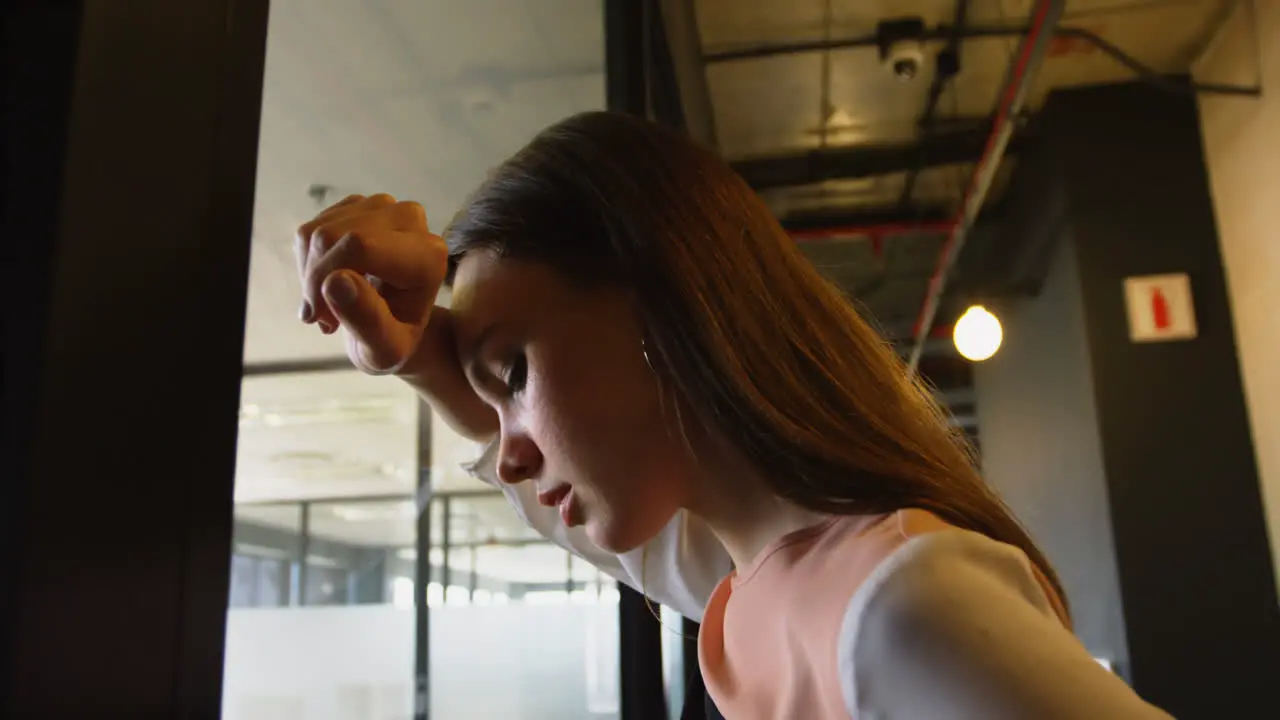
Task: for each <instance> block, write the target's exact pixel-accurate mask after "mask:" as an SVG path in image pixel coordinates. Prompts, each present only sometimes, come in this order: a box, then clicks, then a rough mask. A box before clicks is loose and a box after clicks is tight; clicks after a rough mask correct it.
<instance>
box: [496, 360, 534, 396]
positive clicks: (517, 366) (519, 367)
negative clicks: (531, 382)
mask: <svg viewBox="0 0 1280 720" xmlns="http://www.w3.org/2000/svg"><path fill="white" fill-rule="evenodd" d="M528 376H529V364H528V361H527V360H526V359H525V357H524V355H523V354H520V355H517V356H515V357H514V358H512V359H511V361H510V362H508V363H507V364H506V365H505V366H504V367H503V368H502V380H503V382H505V383H506V384H507V389H508V390H509V391H511V394H512V395H518V394H519V393H520V391H521V390H524V385H525V382H526V381H527V380H528Z"/></svg>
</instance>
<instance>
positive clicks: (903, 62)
mask: <svg viewBox="0 0 1280 720" xmlns="http://www.w3.org/2000/svg"><path fill="white" fill-rule="evenodd" d="M883 62H884V66H885V67H887V68H889V70H890V72H892V73H893V75H894V77H897V78H898V79H900V80H906V81H909V80H914V79H915V78H916V76H917V75H919V74H920V68H922V67H924V44H923V43H921V42H920V41H919V40H900V41H898V42H895V43H893V44H892V45H890V46H889V47H888V50H887V51H886V52H885V53H884V56H883Z"/></svg>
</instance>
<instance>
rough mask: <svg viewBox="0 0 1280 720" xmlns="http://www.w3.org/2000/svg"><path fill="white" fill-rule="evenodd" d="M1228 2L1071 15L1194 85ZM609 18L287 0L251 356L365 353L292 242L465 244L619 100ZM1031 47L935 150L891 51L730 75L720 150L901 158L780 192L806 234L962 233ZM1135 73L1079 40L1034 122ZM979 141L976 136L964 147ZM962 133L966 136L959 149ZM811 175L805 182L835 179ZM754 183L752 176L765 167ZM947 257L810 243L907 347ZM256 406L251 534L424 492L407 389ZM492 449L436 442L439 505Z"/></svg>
mask: <svg viewBox="0 0 1280 720" xmlns="http://www.w3.org/2000/svg"><path fill="white" fill-rule="evenodd" d="M1229 4H1230V2H1229V0H1156V1H1146V2H1143V1H1134V0H1128V1H1124V0H1070V1H1069V2H1068V4H1067V15H1066V17H1065V18H1064V20H1063V22H1064V23H1065V24H1070V25H1075V26H1080V27H1085V28H1088V29H1090V30H1092V31H1094V32H1097V33H1098V34H1100V35H1101V36H1103V37H1105V38H1106V39H1108V40H1110V41H1111V42H1113V43H1115V44H1116V45H1118V46H1120V47H1121V48H1123V49H1124V50H1125V51H1127V52H1128V53H1130V54H1131V55H1133V56H1134V57H1136V58H1137V59H1138V60H1140V61H1141V62H1143V63H1145V64H1147V65H1149V66H1151V67H1153V68H1155V69H1157V70H1160V71H1163V72H1184V71H1186V70H1187V69H1188V68H1189V66H1190V63H1191V62H1192V60H1193V59H1194V58H1195V56H1196V55H1197V53H1198V52H1199V50H1200V48H1201V47H1202V46H1203V45H1204V42H1205V39H1206V38H1207V37H1209V35H1210V33H1211V30H1212V28H1213V27H1214V26H1215V25H1216V22H1217V20H1218V19H1219V18H1220V17H1221V16H1222V14H1223V12H1224V9H1225V8H1226V7H1227V6H1228V5H1229ZM1029 7H1030V0H974V1H973V2H971V3H970V10H969V17H968V21H969V23H970V24H974V25H978V24H981V25H992V24H1001V25H1008V24H1015V25H1016V24H1020V23H1023V22H1025V20H1024V19H1025V18H1026V16H1027V14H1028V11H1029ZM695 9H696V16H697V21H698V25H699V28H700V33H701V46H700V47H699V48H697V49H696V51H697V52H699V53H702V54H710V53H717V52H721V51H725V50H740V49H744V48H753V47H758V46H762V45H776V44H785V43H794V42H802V41H811V40H821V39H824V38H825V39H838V38H847V37H865V36H868V35H870V34H872V33H874V31H875V27H876V24H877V22H878V21H880V20H882V19H886V18H890V17H901V16H908V15H918V16H920V17H922V18H924V19H925V20H926V21H927V22H928V23H929V24H930V25H933V24H937V23H948V22H950V21H951V20H952V17H953V15H954V12H955V5H954V3H953V2H943V1H942V0H918V1H916V2H888V1H887V0H880V1H874V2H873V1H870V0H830V2H828V1H827V0H697V2H696V4H695ZM601 10H602V3H601V2H600V0H472V1H471V2H468V3H461V2H453V1H452V0H380V1H379V2H352V1H350V0H274V1H273V2H272V7H271V24H270V33H269V38H268V53H267V70H266V81H265V88H264V98H263V109H262V125H261V140H260V155H259V168H258V181H257V197H256V210H255V220H254V239H253V255H252V269H251V277H250V295H249V310H248V318H247V330H246V342H245V360H246V362H247V363H249V364H251V365H259V366H260V365H261V364H263V363H292V362H302V363H305V362H309V361H316V360H325V359H331V358H340V357H341V356H342V354H343V351H342V347H341V345H340V341H339V340H338V338H336V337H325V336H323V335H321V334H319V333H318V332H316V331H315V330H314V329H313V328H309V327H306V326H303V325H302V324H301V323H299V322H298V321H297V320H296V311H297V310H296V309H297V304H298V298H299V293H298V286H297V280H296V271H295V267H294V259H293V256H292V238H293V232H294V229H295V228H296V227H297V226H298V225H299V224H301V223H302V222H304V221H305V220H307V219H308V218H310V217H311V216H312V215H313V214H314V213H315V212H316V211H317V210H318V209H319V208H320V207H321V206H322V205H323V204H325V203H327V202H332V201H333V200H335V199H336V198H338V197H341V196H343V195H346V194H349V193H354V192H360V193H372V192H391V193H393V194H396V195H398V196H401V197H405V198H412V199H415V200H418V201H420V202H422V203H423V204H424V206H425V207H426V208H427V213H428V216H429V219H430V222H431V225H432V227H433V228H436V229H439V228H442V227H443V226H444V224H445V223H446V222H447V220H448V219H449V218H450V217H451V216H452V214H453V213H454V212H455V211H456V210H457V209H458V207H459V206H460V204H461V203H462V202H463V200H464V199H465V197H466V194H467V193H468V192H469V191H470V190H471V188H473V187H474V186H475V185H476V184H478V182H479V181H480V180H481V179H482V178H483V176H484V174H485V173H486V172H487V171H488V169H489V168H491V167H493V166H494V165H496V164H498V163H499V162H501V161H502V160H503V159H505V158H506V157H507V156H508V155H509V154H511V153H512V152H513V151H514V150H516V149H517V148H518V147H520V146H521V145H522V144H523V143H524V142H526V141H527V140H528V139H529V138H530V137H531V136H532V135H533V134H534V133H535V132H537V131H538V130H540V129H541V128H542V127H544V126H546V125H548V124H550V123H552V122H554V121H555V120H558V119H560V118H562V117H564V116H567V115H569V114H572V113H574V112H577V111H581V110H587V109H597V108H600V107H602V106H603V104H604V82H605V68H604V61H603V58H604V52H603V47H604V37H603V27H604V22H603V16H602V11H601ZM1016 42H1017V38H1014V37H1003V38H980V39H968V40H964V41H963V42H962V44H961V46H960V47H961V51H960V52H961V70H960V73H959V75H958V76H957V77H956V78H955V79H954V80H953V81H952V83H951V84H950V85H949V86H948V87H947V88H946V89H945V91H944V92H943V94H942V96H941V97H940V100H939V103H938V112H937V114H938V117H939V118H940V122H939V125H938V127H937V128H935V129H934V132H933V133H932V134H930V135H929V136H928V137H922V136H921V130H920V126H919V119H920V117H921V115H922V113H923V109H924V104H925V101H926V96H927V94H928V90H927V89H928V85H929V82H930V79H931V77H930V76H931V71H926V72H923V73H922V74H921V76H920V77H918V78H916V79H915V80H913V81H911V82H903V81H901V80H899V79H897V78H895V77H893V76H892V74H891V73H889V72H888V71H887V70H886V69H885V68H884V67H883V66H882V65H881V63H880V61H879V59H878V57H877V53H876V50H875V49H874V48H867V47H857V48H849V49H843V50H836V51H830V52H802V53H794V54H785V55H775V56H770V57H763V58H757V59H750V60H734V61H724V62H714V63H710V64H709V65H708V66H707V68H706V79H707V85H708V88H709V100H710V107H711V108H712V114H713V119H714V122H715V125H716V128H717V135H718V139H719V148H720V150H721V151H722V152H723V154H724V155H725V156H726V157H728V158H729V159H730V160H731V161H734V162H737V163H739V164H740V166H741V167H745V165H742V163H744V162H746V161H758V160H760V159H761V158H766V159H770V158H771V159H773V160H780V161H782V162H784V163H785V162H787V161H788V159H789V158H795V157H799V156H800V154H802V153H808V152H812V151H821V152H831V153H837V152H847V153H851V154H852V155H851V157H853V158H855V159H858V158H861V160H859V162H863V163H864V164H863V166H862V167H870V166H871V165H867V164H866V158H867V157H868V156H869V155H868V153H869V152H870V151H872V150H876V151H877V152H879V154H878V155H875V161H876V163H879V164H873V165H874V167H876V168H878V171H877V172H874V173H868V172H857V173H848V174H847V175H846V176H841V175H839V174H835V175H832V174H830V173H829V174H827V175H824V176H823V178H821V179H820V180H821V181H819V182H805V181H804V180H805V178H804V177H803V176H802V177H800V179H799V180H796V179H795V178H794V177H792V178H791V179H790V180H787V181H786V182H781V183H773V184H771V185H770V186H769V187H767V188H762V190H761V194H762V195H763V196H764V197H765V199H766V201H767V202H768V203H769V204H770V205H771V207H772V208H773V209H774V210H775V212H776V213H778V215H779V216H780V217H781V218H783V220H784V223H786V224H787V225H788V226H791V227H795V228H801V227H808V228H814V227H830V226H839V225H847V224H849V223H862V224H864V223H867V222H885V221H892V220H898V221H901V220H903V219H906V220H909V221H915V220H922V219H931V218H932V219H936V218H938V217H942V216H945V215H946V214H947V213H949V212H951V211H952V210H953V209H954V206H955V204H956V203H957V201H958V198H959V196H960V192H961V188H962V187H963V184H964V182H965V180H966V179H967V176H968V174H969V173H970V172H971V165H970V162H971V161H972V159H973V158H972V157H971V156H970V154H969V153H970V151H968V150H965V149H964V147H962V145H963V142H962V141H964V142H969V143H970V145H973V144H974V142H973V138H974V137H975V133H976V134H977V135H976V137H977V141H978V143H980V142H981V140H982V132H983V127H984V125H983V123H984V122H985V120H986V118H987V116H988V114H989V113H990V112H991V109H992V106H993V104H994V102H995V98H996V94H997V90H998V88H999V87H1000V84H1001V82H1002V80H1003V78H1004V75H1005V71H1006V67H1007V64H1008V60H1009V57H1010V55H1011V53H1012V52H1013V47H1014V45H1015V44H1016ZM929 47H930V48H931V49H936V47H938V46H937V45H936V44H932V45H930V46H929ZM674 51H675V49H673V52H674ZM1128 77H1130V75H1129V73H1128V71H1127V70H1125V69H1124V68H1122V67H1120V66H1119V65H1117V64H1116V63H1114V61H1112V60H1111V59H1109V58H1107V57H1105V56H1103V55H1102V54H1101V53H1099V52H1097V51H1096V50H1093V49H1091V47H1090V46H1088V45H1087V44H1082V43H1079V42H1067V41H1063V42H1058V43H1055V44H1054V45H1053V46H1052V48H1051V52H1050V56H1049V58H1048V59H1047V61H1046V63H1045V65H1044V67H1043V69H1042V71H1041V73H1040V76H1039V78H1038V79H1037V81H1036V83H1035V85H1034V88H1035V91H1034V93H1033V95H1032V100H1031V104H1032V107H1033V108H1034V107H1035V106H1036V105H1038V103H1039V102H1040V101H1041V100H1042V98H1043V97H1044V95H1045V94H1046V92H1047V91H1048V90H1049V89H1051V88H1054V87H1062V86H1070V85H1081V84H1089V83H1096V82H1106V81H1112V80H1119V79H1126V78H1128ZM966 132H967V133H968V134H969V140H967V141H965V140H963V138H961V139H956V137H958V135H959V134H963V133H966ZM940 135H941V136H942V138H943V141H945V142H941V141H938V140H937V138H938V137H939V136H940ZM921 142H925V143H934V145H926V149H927V152H919V151H918V149H916V145H915V144H916V143H921ZM947 143H949V144H947ZM935 146H936V147H935ZM957 148H958V149H959V151H960V152H959V154H958V155H956V151H957ZM948 153H951V154H950V155H949V154H948ZM921 156H923V157H921ZM903 158H906V159H907V161H906V162H904V161H903ZM918 159H919V160H923V161H924V162H925V164H926V165H929V164H930V163H932V162H940V161H944V160H945V161H946V164H943V165H939V166H936V167H932V166H930V167H927V168H925V169H924V170H922V171H921V172H920V173H919V174H918V176H917V177H916V179H915V182H914V186H913V187H914V189H913V191H912V193H911V195H910V197H908V198H907V199H906V202H903V199H902V196H903V188H904V186H905V185H906V184H907V178H908V176H909V174H910V173H911V172H912V171H913V169H914V168H913V165H914V164H915V163H914V160H918ZM1014 165H1015V161H1013V160H1009V161H1006V163H1005V165H1004V166H1003V167H1002V169H1001V174H1000V176H999V178H998V180H997V182H996V185H995V188H994V189H993V193H994V196H995V198H996V201H995V202H994V203H993V217H994V218H995V222H994V223H989V224H986V225H980V226H979V230H978V232H977V234H975V236H974V242H975V243H979V242H980V240H981V237H982V236H983V234H984V233H985V234H987V235H994V234H995V233H997V232H998V230H999V226H998V219H999V198H1000V197H1001V196H1002V195H1003V194H1004V188H1005V187H1006V186H1007V184H1008V182H1009V178H1010V177H1011V171H1012V168H1013V167H1014ZM850 166H851V165H849V164H848V163H846V165H844V166H842V167H850ZM788 167H789V169H790V170H791V171H793V172H794V171H795V170H796V168H797V167H798V168H799V169H800V171H802V172H803V171H806V170H807V169H808V168H811V167H813V166H812V165H795V164H794V163H793V164H792V165H791V166H788ZM775 169H776V167H775ZM783 169H788V168H787V167H784V168H783ZM744 176H747V177H748V178H749V179H750V178H751V177H753V176H752V175H749V174H748V173H747V172H746V171H745V170H744ZM755 177H759V176H755ZM317 186H319V187H320V188H322V189H323V190H324V192H323V193H321V194H320V196H319V199H317V195H316V194H315V193H314V192H313V189H314V188H315V187H317ZM940 242H941V237H940V236H939V235H938V234H937V233H936V232H915V233H910V234H904V235H899V236H894V237H886V238H884V239H883V241H882V242H880V243H872V242H869V241H868V240H867V239H866V238H865V237H863V236H859V235H855V234H854V233H845V236H843V237H840V236H838V234H837V237H834V238H831V239H826V240H814V241H809V242H806V243H805V248H806V251H807V252H808V253H809V255H810V257H811V258H813V260H814V262H815V263H816V264H817V265H818V266H819V267H821V268H822V269H823V270H824V271H826V272H827V273H828V274H829V275H830V276H831V277H833V278H834V279H835V280H836V281H837V282H839V283H840V284H841V285H842V286H843V287H845V288H846V289H847V290H849V291H850V293H851V294H853V295H856V296H857V299H858V301H859V302H860V303H861V304H862V305H864V306H865V307H866V308H867V311H868V313H869V314H871V315H872V316H874V318H875V320H876V321H877V322H878V323H879V324H880V325H881V327H882V328H884V329H885V332H886V333H887V334H889V335H891V336H895V337H901V336H903V335H905V334H907V333H909V331H910V328H911V327H912V324H913V322H914V320H915V314H916V312H917V311H918V309H919V306H920V303H921V301H922V299H923V296H924V287H925V282H926V280H927V277H928V275H929V273H930V272H931V271H932V269H933V265H934V263H935V261H936V257H937V252H938V248H939V246H940ZM958 287H960V288H961V289H962V290H963V289H964V288H965V287H966V285H965V284H964V283H961V284H960V285H959V286H958ZM964 299H965V298H964V297H963V295H962V294H953V296H952V297H951V298H949V300H948V301H947V303H944V309H943V313H942V316H943V317H945V316H947V315H948V313H950V314H951V315H952V316H954V313H956V312H958V310H959V309H960V305H961V304H962V302H963V300H964ZM938 345H939V347H942V348H945V346H946V343H942V342H939V343H938ZM931 362H932V363H933V365H932V366H931V368H930V370H929V374H930V375H931V376H933V377H934V378H935V381H938V378H945V381H938V384H939V385H942V386H944V387H946V386H951V387H963V386H964V385H966V384H967V382H968V369H967V366H966V365H964V364H963V363H961V362H959V361H957V360H955V359H954V358H953V357H947V356H946V355H938V356H937V357H935V358H934V359H933V360H931ZM243 408H244V411H243V420H242V426H241V435H240V450H239V458H238V463H237V491H236V496H237V501H238V502H240V503H241V505H240V511H241V514H242V516H243V517H244V518H245V519H255V520H257V521H259V522H262V523H266V524H274V525H276V526H280V527H285V526H288V524H289V523H291V522H296V520H294V519H291V518H292V516H291V515H290V514H289V512H287V511H283V510H280V509H279V508H276V509H268V508H267V507H263V506H253V505H250V503H260V502H264V501H277V500H293V499H320V498H348V499H349V498H352V497H356V496H377V495H387V494H396V493H401V494H405V495H408V494H410V493H412V491H413V488H414V485H415V482H416V469H417V463H418V446H417V443H418V430H417V420H416V416H417V415H416V413H417V405H416V400H415V399H414V397H413V395H412V393H410V392H409V391H408V390H407V389H405V388H404V387H403V386H401V385H400V384H399V383H397V382H396V381H394V380H390V379H386V378H368V377H363V376H361V375H359V374H357V373H355V372H352V371H335V372H327V373H314V372H311V373H303V374H295V375H277V376H264V377H250V378H247V379H246V381H245V385H244V397H243ZM474 451H475V449H474V448H473V447H471V446H470V444H469V443H465V442H463V441H461V440H460V439H459V438H457V437H456V436H452V435H451V434H449V433H448V432H447V430H446V429H444V428H443V427H442V426H441V425H440V424H439V423H437V424H436V425H435V426H433V435H432V448H431V465H432V471H433V477H434V478H435V481H436V486H437V488H442V489H455V490H462V491H472V490H476V489H479V488H481V487H482V486H480V485H479V484H478V483H477V482H476V481H474V480H472V479H470V478H468V477H466V476H465V475H464V474H463V473H461V471H460V470H459V469H458V465H459V463H460V462H461V461H463V460H466V459H470V457H471V456H472V455H473V454H474ZM347 506H349V507H347ZM318 507H320V508H321V509H320V510H319V511H318V512H317V514H316V515H315V516H313V519H312V528H313V530H314V531H315V532H317V533H319V534H322V535H324V536H326V537H331V538H334V539H345V540H346V541H348V542H352V543H359V544H372V543H386V544H393V545H394V544H402V543H403V542H404V541H405V538H409V539H412V534H413V532H415V530H414V526H413V518H412V513H413V509H412V507H411V506H407V505H405V504H404V503H395V502H386V503H384V504H383V506H379V507H378V508H372V506H364V507H360V503H356V502H347V501H335V502H331V503H327V504H322V505H320V506H318ZM344 507H345V508H346V509H342V508H344ZM406 507H408V508H409V509H408V510H407V511H406V510H405V508H406ZM371 508H372V509H371ZM456 508H457V514H456V516H455V517H456V519H457V522H458V523H460V524H461V523H471V524H473V525H474V526H475V527H477V528H480V527H490V528H497V530H496V531H495V532H498V533H500V534H503V533H505V534H508V535H510V536H512V537H516V536H518V534H519V533H523V532H527V531H526V530H524V529H523V526H522V524H521V523H519V521H517V520H516V519H515V518H514V515H513V514H512V513H511V511H510V510H509V509H508V508H507V507H506V505H505V503H504V502H503V501H502V500H501V499H500V498H489V499H487V500H486V499H483V498H473V499H469V500H459V501H458V504H457V505H456ZM373 509H377V510H378V512H373ZM379 513H381V514H379ZM467 518H470V519H467ZM458 527H462V526H461V525H459V526H458ZM468 527H470V525H468ZM466 532H470V530H468V531H466Z"/></svg>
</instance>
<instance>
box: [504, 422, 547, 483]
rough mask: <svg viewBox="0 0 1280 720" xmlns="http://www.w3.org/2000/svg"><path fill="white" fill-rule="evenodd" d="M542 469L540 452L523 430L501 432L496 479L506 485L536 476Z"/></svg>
mask: <svg viewBox="0 0 1280 720" xmlns="http://www.w3.org/2000/svg"><path fill="white" fill-rule="evenodd" d="M541 470H542V452H541V451H540V450H538V446H537V444H536V443H534V442H533V438H530V437H529V436H528V435H527V434H525V433H523V432H515V433H507V432H504V433H502V439H501V441H500V442H499V445H498V479H499V480H501V481H502V482H504V483H507V484H508V485H514V484H516V483H519V482H524V481H525V480H528V479H530V478H533V477H536V476H537V475H538V473H539V472H540V471H541Z"/></svg>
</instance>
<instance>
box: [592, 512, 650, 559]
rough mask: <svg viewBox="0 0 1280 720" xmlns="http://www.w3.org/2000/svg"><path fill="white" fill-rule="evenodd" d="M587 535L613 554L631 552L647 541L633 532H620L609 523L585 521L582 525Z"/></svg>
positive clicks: (602, 548) (597, 545)
mask: <svg viewBox="0 0 1280 720" xmlns="http://www.w3.org/2000/svg"><path fill="white" fill-rule="evenodd" d="M583 530H584V531H586V534H587V537H588V538H589V539H590V540H591V542H592V543H594V544H595V546H596V547H598V548H600V549H601V550H607V551H608V552H611V553H613V554H614V555H621V554H623V553H628V552H631V551H632V550H635V549H636V548H638V547H640V546H641V545H643V544H645V542H647V541H648V538H646V537H638V536H637V535H636V534H635V533H627V532H620V530H621V529H620V528H617V527H614V526H612V524H610V523H600V522H594V521H590V520H589V521H587V523H586V526H585V527H583Z"/></svg>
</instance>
